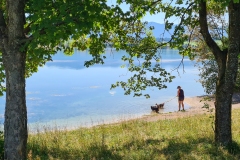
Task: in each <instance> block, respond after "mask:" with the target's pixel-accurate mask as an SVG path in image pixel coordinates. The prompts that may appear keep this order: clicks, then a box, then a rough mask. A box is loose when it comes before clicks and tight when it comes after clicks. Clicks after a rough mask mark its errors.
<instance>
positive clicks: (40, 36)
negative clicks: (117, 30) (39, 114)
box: [0, 0, 123, 160]
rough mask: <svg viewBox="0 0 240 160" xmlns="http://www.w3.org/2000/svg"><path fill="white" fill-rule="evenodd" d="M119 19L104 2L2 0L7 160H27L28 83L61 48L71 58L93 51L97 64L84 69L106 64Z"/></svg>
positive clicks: (0, 44) (0, 37)
mask: <svg viewBox="0 0 240 160" xmlns="http://www.w3.org/2000/svg"><path fill="white" fill-rule="evenodd" d="M121 14H123V12H122V11H121V9H120V8H119V7H118V6H116V7H109V6H107V4H106V1H105V0H102V1H101V0H99V1H74V0H70V1H68V2H66V1H64V0H55V1H44V0H38V1H37V0H28V1H25V0H6V1H5V0H1V1H0V53H1V59H0V60H1V63H0V77H1V78H0V80H1V85H0V88H1V89H2V90H1V91H2V92H3V91H4V90H5V87H4V85H3V82H4V80H5V81H6V83H5V84H6V85H5V86H6V106H5V121H4V159H11V160H14V159H27V157H26V147H27V137H28V132H27V108H26V94H25V78H26V77H28V76H30V75H31V74H32V73H33V72H36V71H37V68H38V66H39V65H44V64H45V63H46V62H47V61H48V60H51V55H53V54H55V53H56V51H57V50H59V49H63V50H64V51H65V53H66V54H71V53H72V52H73V47H77V48H78V49H81V50H84V49H86V48H89V53H90V54H92V56H93V60H91V61H89V62H88V63H87V64H86V65H91V64H94V63H103V58H104V57H103V56H102V55H101V53H103V52H104V48H105V45H106V42H107V41H108V39H109V37H111V35H110V34H111V32H112V31H113V30H114V27H116V25H117V24H118V23H119V21H118V19H115V20H114V21H113V19H112V17H113V16H114V17H115V18H116V17H119V16H120V15H121ZM67 42H69V44H68V43H67ZM5 78H6V79H5Z"/></svg>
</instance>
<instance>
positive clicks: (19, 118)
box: [4, 49, 27, 160]
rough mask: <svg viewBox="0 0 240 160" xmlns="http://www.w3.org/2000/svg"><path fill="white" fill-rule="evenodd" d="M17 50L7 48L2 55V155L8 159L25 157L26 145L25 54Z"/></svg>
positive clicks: (13, 159)
mask: <svg viewBox="0 0 240 160" xmlns="http://www.w3.org/2000/svg"><path fill="white" fill-rule="evenodd" d="M17 50H18V49H17ZM17 50H15V49H13V50H9V51H7V53H6V55H4V62H5V65H4V66H5V72H6V107H5V122H4V150H5V153H4V157H5V159H9V160H15V159H23V160H24V159H26V146H27V109H26V100H25V97H26V95H25V77H24V75H25V74H24V73H25V54H24V53H21V52H19V51H17Z"/></svg>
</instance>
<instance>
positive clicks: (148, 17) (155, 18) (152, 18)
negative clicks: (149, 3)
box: [107, 0, 164, 24]
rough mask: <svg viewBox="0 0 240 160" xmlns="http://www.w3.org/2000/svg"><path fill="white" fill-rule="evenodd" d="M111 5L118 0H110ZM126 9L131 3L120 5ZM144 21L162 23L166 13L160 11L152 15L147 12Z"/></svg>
mask: <svg viewBox="0 0 240 160" xmlns="http://www.w3.org/2000/svg"><path fill="white" fill-rule="evenodd" d="M107 3H108V4H109V5H115V4H116V0H108V2H107ZM120 7H121V8H122V9H123V10H124V11H127V10H129V5H127V4H121V6H120ZM143 21H148V22H156V23H160V24H163V23H164V14H163V13H159V14H156V15H150V14H147V15H146V16H145V17H144V18H143Z"/></svg>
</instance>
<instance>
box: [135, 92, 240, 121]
mask: <svg viewBox="0 0 240 160" xmlns="http://www.w3.org/2000/svg"><path fill="white" fill-rule="evenodd" d="M207 97H208V98H210V99H209V100H205V101H204V98H207ZM184 104H188V105H189V107H190V108H189V109H187V110H186V109H185V111H176V112H169V113H159V114H156V115H149V116H145V117H142V118H139V119H140V120H144V121H148V122H151V121H157V120H166V119H176V118H183V117H191V116H195V115H202V114H210V113H212V114H214V110H215V106H214V98H213V97H211V96H207V95H205V96H195V97H186V98H185V99H184ZM204 104H206V105H208V107H209V108H204V107H203V106H204ZM237 108H238V109H239V108H240V93H235V94H234V95H233V103H232V109H237Z"/></svg>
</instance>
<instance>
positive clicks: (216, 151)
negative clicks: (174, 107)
mask: <svg viewBox="0 0 240 160" xmlns="http://www.w3.org/2000/svg"><path fill="white" fill-rule="evenodd" d="M169 114H171V113H169ZM239 115H240V110H239V109H237V110H234V112H233V117H232V118H233V139H234V141H235V143H234V144H233V145H232V146H230V147H228V148H223V147H221V146H218V145H215V143H214V140H213V130H212V124H211V123H209V114H206V115H197V116H194V117H186V118H181V119H166V120H159V121H155V122H147V121H142V120H131V121H126V122H121V123H118V124H112V125H100V126H95V127H91V128H79V129H77V130H72V131H67V130H63V131H60V130H58V129H56V130H54V131H47V130H46V131H44V132H39V133H36V134H30V135H29V140H28V159H29V160H31V159H69V160H70V159H123V160H124V159H239V158H240V154H239V153H240V139H239V134H238V133H239V131H240V128H239V122H240V121H239V117H240V116H239Z"/></svg>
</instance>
